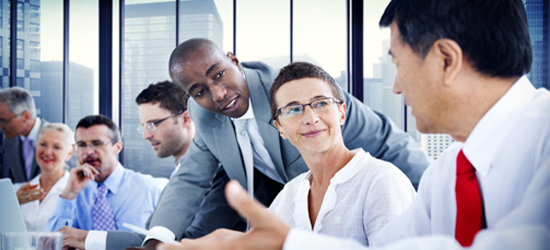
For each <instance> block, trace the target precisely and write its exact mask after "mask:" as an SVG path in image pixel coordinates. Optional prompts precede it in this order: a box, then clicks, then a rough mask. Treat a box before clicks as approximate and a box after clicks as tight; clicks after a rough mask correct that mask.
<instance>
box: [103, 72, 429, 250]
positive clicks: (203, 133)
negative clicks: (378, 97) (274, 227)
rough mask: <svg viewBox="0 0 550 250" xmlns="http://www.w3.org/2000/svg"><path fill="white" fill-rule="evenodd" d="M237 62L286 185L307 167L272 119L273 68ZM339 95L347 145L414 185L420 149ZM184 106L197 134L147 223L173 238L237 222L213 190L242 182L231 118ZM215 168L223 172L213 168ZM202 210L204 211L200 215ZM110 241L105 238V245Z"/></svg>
mask: <svg viewBox="0 0 550 250" xmlns="http://www.w3.org/2000/svg"><path fill="white" fill-rule="evenodd" d="M242 66H243V70H244V74H245V76H246V81H247V84H248V90H249V94H250V98H251V100H252V106H253V107H254V116H255V119H256V122H257V124H258V130H259V132H260V135H261V136H262V138H263V141H264V142H265V147H266V149H267V151H268V152H269V155H270V156H271V159H272V161H273V163H274V165H275V168H276V169H277V171H278V173H279V175H280V176H281V178H282V179H283V181H284V182H285V183H286V182H288V181H289V180H291V179H293V178H294V177H296V176H297V175H299V174H301V173H304V172H306V171H307V170H308V168H307V166H306V164H305V162H304V160H303V159H302V157H301V155H300V153H299V152H298V150H297V149H296V148H295V147H294V146H293V145H292V144H290V142H289V141H288V140H283V139H282V138H280V136H279V132H278V130H277V128H276V127H275V126H274V125H273V121H272V120H271V115H270V109H269V101H268V100H269V99H268V98H269V89H270V88H271V84H272V83H273V79H274V78H275V77H276V76H277V74H278V70H275V69H273V68H270V67H268V66H267V65H265V64H263V63H259V62H251V63H243V64H242ZM343 97H344V101H345V102H346V105H347V111H346V113H347V114H346V116H347V117H346V122H345V124H344V125H343V126H342V134H343V138H344V142H345V144H346V146H347V147H348V148H350V149H355V148H359V147H362V148H363V149H364V150H365V151H367V152H370V154H371V155H372V156H374V157H376V158H380V159H383V160H386V161H389V162H392V163H393V164H395V165H396V166H397V167H399V168H400V169H401V170H402V171H403V172H404V173H405V174H406V175H407V176H408V177H409V179H410V180H411V182H412V183H413V185H414V186H415V187H416V186H417V185H418V182H419V181H420V177H421V175H422V173H423V172H424V170H425V169H426V167H427V166H428V165H429V158H428V156H427V155H426V154H425V153H424V151H422V150H421V149H420V147H419V146H418V145H417V144H416V143H415V142H414V141H413V140H412V139H411V138H410V137H409V136H408V135H407V134H406V133H404V132H403V131H401V130H400V129H398V128H397V127H396V126H395V124H393V122H391V121H390V120H389V119H388V118H387V117H386V116H384V115H382V114H379V113H376V112H374V111H372V110H371V109H370V108H369V107H367V106H366V105H364V104H363V103H361V102H360V101H358V100H357V99H355V98H354V97H352V96H350V95H349V94H348V93H346V92H343ZM188 109H189V114H190V116H191V119H192V120H193V121H194V122H195V124H197V126H196V134H195V137H194V138H193V142H192V144H191V145H190V146H189V149H188V150H187V152H186V154H185V155H184V156H183V157H182V159H181V166H180V168H179V170H178V172H177V173H176V175H174V176H173V177H172V178H171V179H170V182H169V183H168V185H167V186H166V188H165V190H164V193H163V195H162V197H161V201H160V202H159V205H158V206H157V208H156V209H155V211H154V213H153V215H152V218H151V224H150V227H153V226H163V227H166V228H168V229H170V230H171V231H172V232H173V233H174V234H175V235H176V237H178V239H180V238H182V237H191V238H194V237H198V236H202V235H204V234H206V233H209V232H211V231H213V230H214V229H216V228H220V227H224V228H232V227H234V226H235V225H237V224H238V222H239V221H240V217H239V216H238V215H237V214H236V213H235V211H234V210H232V209H231V208H230V207H229V205H228V204H227V202H226V201H225V198H223V197H224V194H223V185H222V188H216V187H214V189H212V188H213V183H214V182H213V178H214V177H215V176H216V178H219V179H222V180H223V179H224V178H220V177H218V176H219V175H223V174H226V175H227V178H226V180H228V179H234V180H238V181H239V182H240V183H241V185H242V186H243V187H245V188H246V185H247V184H246V174H245V170H244V169H245V168H244V165H243V161H242V158H241V153H240V150H239V146H238V144H237V139H236V136H235V131H234V128H233V123H232V121H231V119H230V118H229V117H226V116H223V115H219V114H214V113H212V112H210V111H207V110H205V109H203V108H202V107H200V106H199V105H198V104H197V103H196V102H195V101H193V100H192V99H190V100H189V105H188ZM220 168H222V169H223V170H224V172H220V171H218V170H219V169H220ZM268 192H269V190H265V189H264V190H262V189H255V196H256V197H258V196H264V197H265V196H266V195H265V193H268ZM273 198H274V197H271V199H273ZM269 203H270V201H269ZM269 203H268V204H266V205H269ZM199 206H200V209H199ZM205 211H208V213H209V214H204V213H205ZM111 240H115V238H111ZM109 241H110V240H109V237H108V238H107V244H108V245H109ZM108 249H111V248H110V247H108ZM112 249H114V248H112Z"/></svg>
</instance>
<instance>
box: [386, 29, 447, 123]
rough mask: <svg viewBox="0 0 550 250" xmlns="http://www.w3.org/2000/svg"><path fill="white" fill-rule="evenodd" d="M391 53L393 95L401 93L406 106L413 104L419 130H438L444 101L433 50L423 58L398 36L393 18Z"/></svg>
mask: <svg viewBox="0 0 550 250" xmlns="http://www.w3.org/2000/svg"><path fill="white" fill-rule="evenodd" d="M390 30H391V42H390V54H391V56H392V59H391V60H392V63H394V64H395V66H396V69H397V74H396V76H395V83H394V85H393V92H394V93H395V94H403V95H404V96H405V101H406V104H407V106H411V107H412V114H413V115H414V117H415V118H416V126H417V128H418V131H420V132H422V133H441V132H442V131H441V129H439V128H438V123H439V122H440V120H441V117H442V115H443V114H444V108H445V107H446V105H445V103H446V101H445V100H444V99H442V98H443V97H444V95H442V94H441V93H442V91H441V90H442V89H441V88H442V84H440V83H441V80H438V79H442V75H441V72H442V71H438V69H443V67H444V66H445V65H442V64H441V62H440V61H438V60H437V59H436V58H435V56H433V51H430V52H428V54H427V55H426V56H425V58H424V59H422V58H420V56H419V55H418V54H416V53H414V51H413V50H412V49H411V47H410V46H409V45H408V44H407V43H405V42H403V41H402V40H401V39H400V33H399V28H398V26H397V24H396V22H395V21H394V22H393V23H392V24H391V26H390Z"/></svg>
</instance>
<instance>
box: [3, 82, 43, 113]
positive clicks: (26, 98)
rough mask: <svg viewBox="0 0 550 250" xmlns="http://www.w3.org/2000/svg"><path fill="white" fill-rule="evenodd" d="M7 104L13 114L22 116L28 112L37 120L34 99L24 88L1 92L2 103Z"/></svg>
mask: <svg viewBox="0 0 550 250" xmlns="http://www.w3.org/2000/svg"><path fill="white" fill-rule="evenodd" d="M3 102H6V103H7V104H8V109H9V111H10V112H11V113H12V114H15V115H20V114H22V113H23V111H25V110H27V111H29V113H30V114H31V117H32V118H33V119H34V118H36V108H35V106H34V98H33V97H32V95H31V93H29V92H28V91H27V90H25V89H24V88H20V87H12V88H6V89H1V90H0V103H3Z"/></svg>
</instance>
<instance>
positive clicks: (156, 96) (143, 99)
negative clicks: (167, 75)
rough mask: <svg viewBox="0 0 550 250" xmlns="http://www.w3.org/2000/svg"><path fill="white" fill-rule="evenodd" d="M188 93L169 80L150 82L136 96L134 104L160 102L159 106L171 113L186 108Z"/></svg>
mask: <svg viewBox="0 0 550 250" xmlns="http://www.w3.org/2000/svg"><path fill="white" fill-rule="evenodd" d="M188 99H189V95H188V94H187V92H185V91H184V90H183V89H181V88H180V87H178V86H177V85H175V84H174V83H172V82H171V81H163V82H157V83H151V84H150V85H149V87H147V88H146V89H144V90H142V91H141V93H139V95H138V96H137V97H136V104H137V105H141V104H144V103H152V104H156V103H160V107H161V108H163V109H166V110H168V111H170V112H172V113H174V114H175V113H177V112H180V111H185V110H187V100H188Z"/></svg>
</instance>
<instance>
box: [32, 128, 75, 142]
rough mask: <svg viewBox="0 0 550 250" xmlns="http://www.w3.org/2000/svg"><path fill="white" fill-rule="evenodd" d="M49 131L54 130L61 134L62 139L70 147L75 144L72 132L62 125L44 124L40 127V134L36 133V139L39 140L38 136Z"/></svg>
mask: <svg viewBox="0 0 550 250" xmlns="http://www.w3.org/2000/svg"><path fill="white" fill-rule="evenodd" d="M49 130H54V131H58V132H61V134H62V135H63V139H64V140H65V141H66V142H67V143H68V144H69V145H71V146H72V145H74V144H75V141H74V133H73V131H72V130H71V129H70V128H69V126H67V125H65V124H63V123H46V124H44V125H42V128H40V132H38V137H37V138H40V136H41V135H42V134H43V133H44V132H46V131H49Z"/></svg>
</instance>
